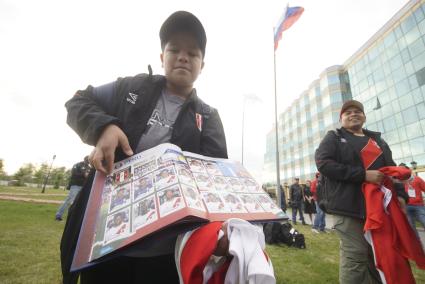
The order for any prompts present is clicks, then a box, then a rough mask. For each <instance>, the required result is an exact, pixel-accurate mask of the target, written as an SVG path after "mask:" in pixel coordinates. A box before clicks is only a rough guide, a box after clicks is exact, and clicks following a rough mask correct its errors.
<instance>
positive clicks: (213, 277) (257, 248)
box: [175, 219, 276, 284]
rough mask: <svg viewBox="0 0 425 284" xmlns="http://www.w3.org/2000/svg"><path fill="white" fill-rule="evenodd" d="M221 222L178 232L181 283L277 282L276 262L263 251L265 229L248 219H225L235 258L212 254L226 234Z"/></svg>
mask: <svg viewBox="0 0 425 284" xmlns="http://www.w3.org/2000/svg"><path fill="white" fill-rule="evenodd" d="M222 224H223V223H222V222H212V223H209V224H207V225H204V226H202V227H200V228H198V229H196V230H193V231H190V232H188V233H185V234H182V235H180V236H179V238H178V240H177V244H176V251H175V258H176V265H177V270H178V272H179V278H180V283H184V284H222V283H226V284H227V283H229V284H230V283H271V284H274V283H276V279H275V277H274V271H273V265H272V263H271V260H270V258H269V257H268V256H267V254H266V253H265V252H264V249H265V241H264V233H263V231H262V229H261V228H259V227H257V226H254V225H252V224H250V223H249V222H247V221H245V220H241V219H229V220H227V221H226V225H227V234H228V238H229V254H230V255H232V258H231V259H228V258H225V257H222V258H218V257H215V256H213V252H214V251H215V249H216V247H217V241H218V240H219V239H220V238H221V236H222V235H223V232H222V231H221V227H222Z"/></svg>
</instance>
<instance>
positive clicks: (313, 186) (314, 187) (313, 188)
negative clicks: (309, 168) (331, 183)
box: [310, 178, 317, 201]
mask: <svg viewBox="0 0 425 284" xmlns="http://www.w3.org/2000/svg"><path fill="white" fill-rule="evenodd" d="M310 190H311V193H312V194H313V199H314V201H317V178H315V179H314V180H313V181H312V182H311V184H310Z"/></svg>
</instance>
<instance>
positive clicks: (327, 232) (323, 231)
mask: <svg viewBox="0 0 425 284" xmlns="http://www.w3.org/2000/svg"><path fill="white" fill-rule="evenodd" d="M320 232H321V233H323V234H330V233H331V232H329V231H328V230H320Z"/></svg>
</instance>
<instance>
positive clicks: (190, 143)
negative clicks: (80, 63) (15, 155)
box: [61, 74, 227, 283]
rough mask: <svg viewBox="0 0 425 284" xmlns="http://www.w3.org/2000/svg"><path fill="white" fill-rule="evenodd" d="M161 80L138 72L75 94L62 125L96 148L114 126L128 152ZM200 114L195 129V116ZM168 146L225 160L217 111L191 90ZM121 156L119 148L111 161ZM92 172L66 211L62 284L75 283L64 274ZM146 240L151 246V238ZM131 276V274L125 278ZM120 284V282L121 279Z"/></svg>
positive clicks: (142, 127) (152, 105)
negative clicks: (122, 135)
mask: <svg viewBox="0 0 425 284" xmlns="http://www.w3.org/2000/svg"><path fill="white" fill-rule="evenodd" d="M165 83H166V79H165V77H164V76H160V75H151V74H149V75H147V74H140V75H137V76H135V77H126V78H119V79H118V80H117V81H115V82H114V83H112V85H110V86H112V88H110V86H109V87H108V89H107V90H106V91H105V89H102V87H100V88H94V87H92V86H89V87H87V89H85V90H82V91H78V92H77V94H76V95H75V96H74V97H73V98H72V99H71V100H69V101H68V102H67V103H66V104H65V106H66V108H67V110H68V118H67V122H68V124H69V125H70V126H71V127H72V128H73V129H74V130H75V131H76V132H77V134H78V135H79V136H80V137H81V139H82V140H83V141H84V142H85V143H87V144H90V145H96V142H97V140H98V139H99V137H100V135H101V133H102V131H103V129H104V128H105V127H106V126H107V125H109V124H115V125H117V126H119V127H120V128H121V129H122V130H123V131H124V133H125V134H126V135H127V137H128V139H129V142H130V146H131V148H132V149H133V150H135V149H136V147H137V144H138V142H139V140H140V137H141V135H142V134H143V132H144V130H145V128H146V125H147V122H148V120H149V118H150V116H151V114H152V111H153V110H154V108H155V106H156V103H157V101H158V99H159V97H160V95H161V91H162V89H163V88H164V86H165ZM197 114H200V115H201V116H202V124H201V125H202V127H201V130H200V129H199V128H198V126H197V125H199V121H198V124H197V120H196V119H197V117H198V118H199V115H197ZM170 143H173V144H175V145H177V146H179V147H180V148H181V149H182V150H184V151H189V152H193V153H197V154H201V155H205V156H211V157H218V158H227V148H226V139H225V136H224V130H223V125H222V123H221V120H220V117H219V115H218V112H217V110H215V109H214V108H212V107H210V106H208V105H207V104H205V103H204V102H202V101H201V100H200V99H199V98H198V97H197V95H196V92H195V90H194V91H193V92H192V93H191V95H190V96H189V97H188V99H186V101H185V103H184V104H183V106H182V108H181V111H180V113H179V115H178V117H177V119H176V121H175V123H174V125H173V132H172V136H171V141H170ZM123 158H125V155H124V154H123V153H122V151H121V150H119V149H118V150H117V151H116V154H115V159H116V160H121V159H123ZM93 176H94V171H92V172H91V174H90V176H89V179H88V182H87V183H86V184H85V186H84V187H83V189H82V190H81V192H80V194H79V195H78V196H77V198H76V200H75V202H74V203H73V205H72V206H71V207H70V209H69V213H68V218H67V221H66V225H65V229H64V233H63V235H62V240H61V264H62V274H63V283H76V281H77V277H78V274H77V273H70V272H69V270H70V267H71V263H72V258H73V255H74V251H75V247H76V244H77V240H78V235H79V232H80V228H81V224H82V221H83V217H84V212H85V210H86V206H87V202H88V198H89V195H90V190H91V184H92V182H93ZM146 242H151V243H153V244H154V243H155V239H154V237H151V238H147V240H146ZM128 277H131V276H128ZM124 282H125V281H124Z"/></svg>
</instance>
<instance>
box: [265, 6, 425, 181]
mask: <svg viewBox="0 0 425 284" xmlns="http://www.w3.org/2000/svg"><path fill="white" fill-rule="evenodd" d="M351 98H353V99H356V100H359V101H361V102H362V103H363V104H364V106H365V113H366V116H367V122H366V125H365V127H366V128H367V129H370V130H375V131H379V132H382V133H383V138H384V139H385V140H386V141H387V143H388V144H389V145H390V147H391V150H392V152H393V158H394V160H395V161H396V162H397V163H399V162H405V163H406V164H409V163H410V162H411V161H416V162H417V163H418V165H425V0H412V1H409V2H408V3H407V4H406V5H405V6H404V7H403V8H402V9H401V10H400V11H399V12H397V13H396V14H395V15H394V16H393V17H392V18H391V19H390V20H389V21H388V22H387V23H386V24H385V25H384V26H383V27H382V28H381V29H380V30H379V31H378V32H377V33H376V34H375V35H374V36H372V37H371V38H370V39H369V40H368V41H367V42H366V43H365V44H364V45H363V46H362V47H361V48H360V49H359V50H358V51H357V52H356V53H355V54H353V55H352V56H351V57H350V58H349V59H348V60H347V61H346V62H345V63H344V64H343V65H337V66H332V67H329V68H327V69H326V70H325V71H324V72H322V74H321V75H320V78H319V79H318V80H315V81H313V82H312V83H311V84H310V86H309V88H308V90H307V91H304V92H303V93H301V95H300V96H299V98H298V99H297V100H296V101H294V102H293V103H292V105H291V106H289V107H288V108H287V109H286V110H285V111H284V112H283V113H282V114H280V116H279V122H278V124H279V145H278V146H279V154H280V157H279V160H280V176H281V180H282V182H284V181H286V182H292V178H293V177H300V179H301V180H302V181H303V180H305V179H312V178H313V177H314V173H315V172H316V170H317V169H316V165H315V162H314V151H315V149H316V148H317V146H318V144H319V143H320V141H321V139H322V138H323V136H324V135H325V134H326V132H327V130H329V129H334V128H336V127H338V126H339V109H340V107H341V105H342V103H343V101H346V100H348V99H351ZM274 135H275V133H274V131H270V132H269V133H268V135H267V137H266V141H267V143H266V153H265V155H264V172H265V177H266V179H267V181H271V182H274V180H273V178H274V179H275V172H276V166H275V142H274V141H275V138H274V137H275V136H274ZM269 177H271V178H269Z"/></svg>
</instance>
